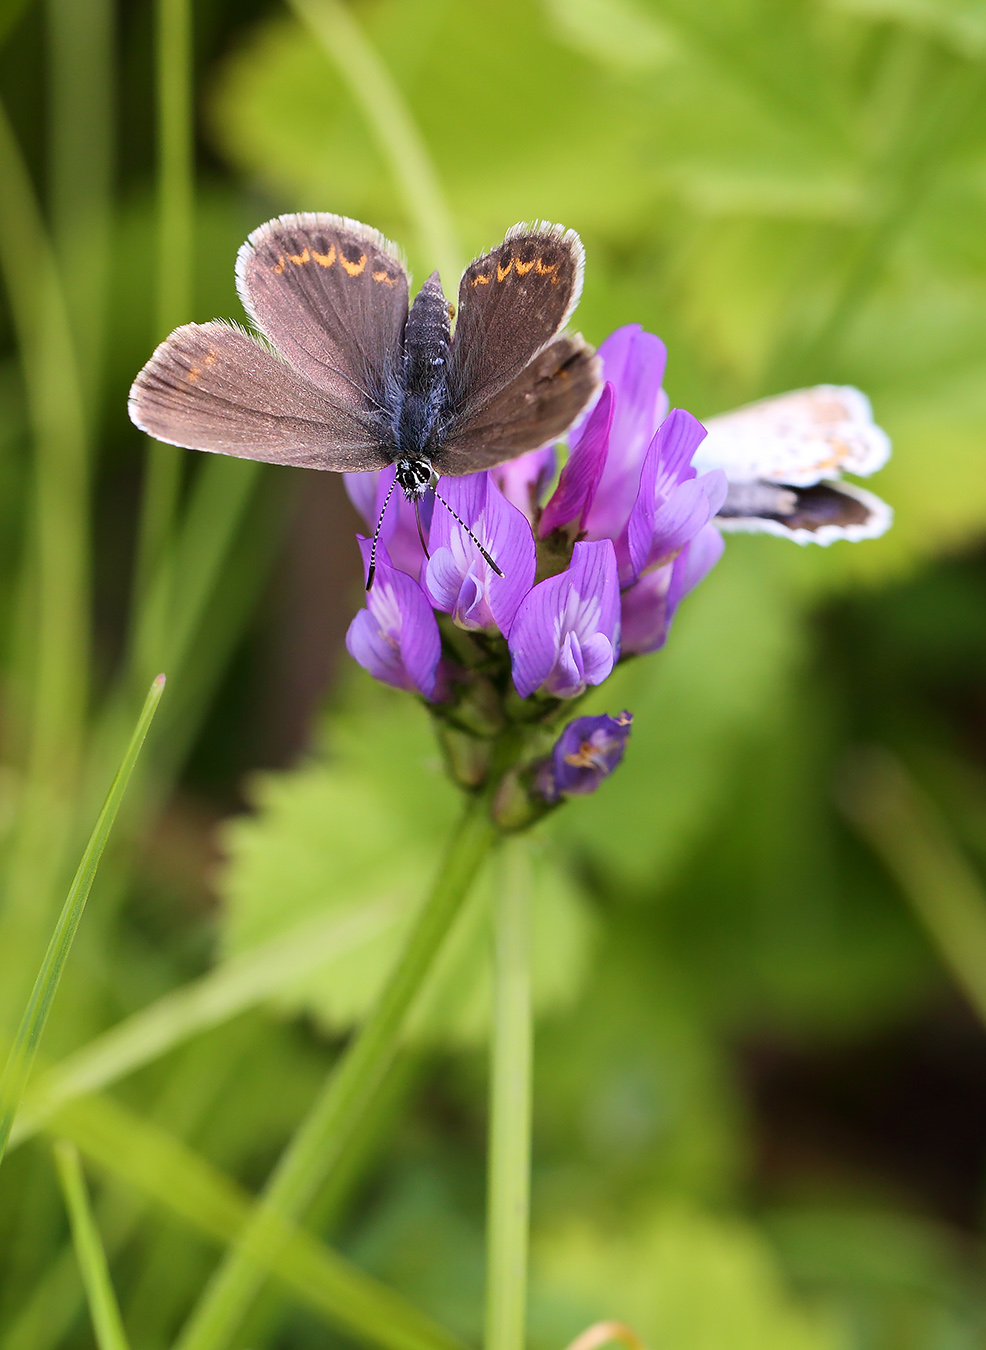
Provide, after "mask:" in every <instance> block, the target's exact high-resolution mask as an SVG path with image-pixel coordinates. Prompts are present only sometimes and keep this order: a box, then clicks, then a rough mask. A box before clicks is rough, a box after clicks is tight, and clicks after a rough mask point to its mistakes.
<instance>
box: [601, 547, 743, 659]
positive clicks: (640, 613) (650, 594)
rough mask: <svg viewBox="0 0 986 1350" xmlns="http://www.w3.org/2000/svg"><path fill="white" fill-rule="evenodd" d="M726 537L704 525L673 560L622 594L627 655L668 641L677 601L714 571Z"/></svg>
mask: <svg viewBox="0 0 986 1350" xmlns="http://www.w3.org/2000/svg"><path fill="white" fill-rule="evenodd" d="M723 547H724V544H723V538H722V535H721V534H720V533H719V531H718V530H717V529H716V527H715V526H714V525H712V524H709V525H706V526H704V528H703V529H701V530H699V532H698V534H697V535H696V536H695V538H694V539H693V540H692V541H691V543H689V544H687V545H686V546H685V547H684V548H683V549H682V550H681V552H680V553H679V554H678V556H677V557H676V558H675V560H674V562H670V563H665V564H664V566H663V567H657V568H655V569H654V570H653V571H651V572H645V573H644V575H643V576H642V577H641V578H640V579H639V580H638V581H636V582H634V584H633V585H632V586H631V587H630V588H629V590H625V591H624V592H623V594H622V596H621V597H620V600H621V604H622V632H621V645H622V650H623V652H624V653H625V654H626V655H630V654H631V653H632V654H634V655H637V656H642V655H643V654H644V653H645V652H656V651H658V650H659V648H661V647H663V646H664V644H665V642H666V641H667V636H668V632H669V630H670V628H671V620H672V619H673V618H674V615H675V610H676V609H677V608H678V605H679V604H680V603H681V601H682V600H683V599H684V598H685V596H686V595H687V594H688V593H689V591H691V590H694V588H695V587H696V586H697V585H698V583H699V582H700V581H702V580H703V578H704V577H706V576H707V575H708V574H709V572H711V571H712V569H713V567H715V565H716V563H717V562H718V561H719V559H720V558H721V557H722V552H723Z"/></svg>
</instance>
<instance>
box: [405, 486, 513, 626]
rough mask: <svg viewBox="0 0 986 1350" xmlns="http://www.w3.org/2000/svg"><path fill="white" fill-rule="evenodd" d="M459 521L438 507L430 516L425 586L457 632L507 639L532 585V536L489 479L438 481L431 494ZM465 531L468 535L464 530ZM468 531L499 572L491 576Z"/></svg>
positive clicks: (486, 563) (440, 505) (490, 568)
mask: <svg viewBox="0 0 986 1350" xmlns="http://www.w3.org/2000/svg"><path fill="white" fill-rule="evenodd" d="M436 491H437V492H438V494H439V495H440V496H441V497H442V498H444V500H445V501H446V502H447V503H448V505H449V507H450V508H451V511H454V512H455V514H456V515H457V516H458V517H459V520H460V521H461V522H462V524H460V523H459V521H457V520H455V519H454V518H453V516H452V514H451V512H450V511H447V510H445V508H444V507H443V506H442V504H441V502H438V501H436V503H435V510H434V513H433V515H432V522H431V534H430V537H429V545H430V548H431V558H430V559H429V561H428V565H427V567H426V568H425V575H424V586H425V590H426V592H427V594H428V597H429V598H430V600H431V602H432V604H433V605H434V606H435V607H436V609H441V610H444V611H445V613H446V614H451V615H452V617H453V618H454V620H455V622H456V623H457V624H458V625H459V627H460V628H468V629H472V630H474V631H478V630H480V629H482V630H485V631H486V632H495V631H496V630H497V629H499V630H500V632H501V633H503V634H504V636H506V635H507V634H508V633H509V632H510V626H511V624H512V623H513V621H514V615H515V614H516V613H517V606H518V605H519V604H520V602H521V600H522V599H523V597H524V596H525V595H526V594H527V592H528V591H529V590H530V589H531V586H532V585H533V584H534V573H535V569H536V567H537V560H536V557H535V546H534V535H533V533H532V532H531V526H530V523H529V521H528V520H527V518H526V517H525V516H523V515H522V514H521V512H520V511H518V509H517V508H516V506H511V505H510V503H509V502H508V501H507V500H506V499H505V498H504V497H503V495H502V493H501V492H500V490H499V488H497V487H496V485H495V484H494V483H493V482H492V480H491V479H490V475H489V474H488V473H476V474H470V475H469V476H468V477H467V478H442V479H441V480H440V481H439V483H438V486H437V488H436ZM464 525H465V526H468V530H467V529H465V528H463V526H464ZM469 531H472V534H473V535H475V537H476V539H478V540H479V542H480V543H481V544H482V546H483V548H484V549H485V550H486V552H487V553H488V554H489V555H490V557H491V558H492V559H493V561H494V562H495V563H496V565H497V566H498V567H499V569H500V571H501V572H502V573H503V576H502V577H501V576H497V574H496V572H495V571H494V570H493V568H492V567H491V566H490V564H489V563H488V562H487V560H486V559H485V558H484V557H483V555H482V553H481V552H480V550H479V549H478V548H477V547H476V543H475V541H474V540H473V539H472V538H471V537H470V534H469Z"/></svg>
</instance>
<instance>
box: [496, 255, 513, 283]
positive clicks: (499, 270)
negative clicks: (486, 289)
mask: <svg viewBox="0 0 986 1350" xmlns="http://www.w3.org/2000/svg"><path fill="white" fill-rule="evenodd" d="M513 265H514V260H513V258H508V259H507V265H506V267H504V266H502V264H500V263H497V265H496V279H497V281H506V279H507V277H508V276H509V275H510V269H511V267H513Z"/></svg>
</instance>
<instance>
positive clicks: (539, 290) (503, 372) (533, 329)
mask: <svg viewBox="0 0 986 1350" xmlns="http://www.w3.org/2000/svg"><path fill="white" fill-rule="evenodd" d="M584 256H585V255H584V250H583V248H582V241H581V240H580V239H579V237H578V235H577V234H576V233H575V231H574V230H565V229H564V228H563V227H562V226H560V225H515V226H514V227H513V229H512V230H509V231H508V232H507V235H506V238H505V239H504V241H503V243H502V244H499V245H498V246H497V247H496V248H495V249H493V250H492V251H491V252H489V253H486V254H484V255H483V257H481V258H477V259H476V261H475V262H472V263H470V264H469V266H468V267H467V268H466V270H465V272H463V274H462V280H461V281H460V283H459V307H458V315H457V318H456V324H455V332H454V334H453V337H452V350H451V358H450V368H449V401H450V411H451V414H452V423H451V426H450V434H452V435H455V434H459V435H461V434H463V433H464V432H465V431H466V430H467V429H468V427H469V426H470V424H473V423H475V422H476V420H477V419H478V418H479V417H482V418H483V421H485V420H486V418H485V416H484V410H485V409H486V408H487V407H488V405H489V404H490V403H491V402H492V401H493V399H495V398H496V396H497V395H498V394H500V393H501V392H502V391H503V390H504V389H505V388H506V386H507V385H509V384H510V383H511V381H513V380H515V379H516V378H517V377H518V376H519V375H520V373H521V371H522V370H523V369H524V367H525V366H526V365H527V364H528V362H529V361H531V360H532V358H533V357H534V356H536V355H537V353H538V352H539V351H541V349H542V348H543V347H545V346H547V344H548V343H549V342H550V341H551V339H552V338H553V337H554V336H555V335H556V334H557V333H558V332H559V330H560V329H561V328H563V327H564V325H565V324H566V323H567V321H568V319H569V317H570V316H571V314H572V311H573V310H574V309H575V306H576V305H577V304H578V301H579V296H580V295H581V293H582V274H583V270H584Z"/></svg>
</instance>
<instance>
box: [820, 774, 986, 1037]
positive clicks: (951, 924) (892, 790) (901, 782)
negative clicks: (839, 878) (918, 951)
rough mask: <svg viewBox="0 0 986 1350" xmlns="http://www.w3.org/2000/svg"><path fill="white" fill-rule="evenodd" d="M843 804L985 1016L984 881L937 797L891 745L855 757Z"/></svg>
mask: <svg viewBox="0 0 986 1350" xmlns="http://www.w3.org/2000/svg"><path fill="white" fill-rule="evenodd" d="M839 802H840V805H841V807H842V809H843V811H844V812H845V814H846V815H847V816H848V817H849V819H850V820H851V822H852V823H853V824H854V825H855V827H856V828H857V830H858V831H859V832H860V834H861V835H862V836H863V837H864V838H865V839H866V841H867V842H868V843H869V845H870V847H871V848H872V849H873V851H874V852H875V853H876V854H877V856H878V857H879V858H881V859H882V861H883V863H884V865H885V866H886V868H887V870H888V871H889V872H890V874H891V875H892V876H893V877H894V878H895V880H896V881H897V884H898V885H899V886H900V888H901V891H902V892H903V894H904V895H905V896H906V897H907V899H908V900H909V901H910V902H911V905H912V906H913V908H914V911H915V913H916V914H917V916H918V919H919V920H920V921H921V923H922V925H923V926H924V928H925V930H926V931H927V933H928V936H929V937H930V938H931V941H932V942H933V944H934V945H935V947H936V948H937V949H938V952H939V954H940V955H941V957H942V959H943V960H944V963H945V966H946V967H947V969H948V970H949V971H950V972H951V974H952V977H953V978H954V980H955V982H956V983H957V984H958V986H959V988H960V989H962V991H963V992H964V994H965V996H966V998H967V999H968V1000H969V1003H970V1004H971V1005H972V1007H973V1009H974V1010H975V1012H976V1013H978V1015H979V1017H980V1018H981V1019H982V1021H983V1022H984V1023H986V888H984V886H983V883H982V882H981V881H980V879H979V877H978V876H977V875H976V873H975V872H974V871H973V869H972V867H971V865H970V864H969V862H968V860H967V858H966V856H965V854H964V852H963V851H962V849H961V848H960V847H959V845H958V844H957V843H956V841H955V839H954V838H953V836H952V833H951V830H950V829H949V827H948V823H947V822H946V821H945V820H944V818H943V817H942V816H941V815H940V813H939V812H938V810H937V808H936V807H935V805H934V803H933V802H932V801H931V800H930V799H929V798H928V797H926V796H925V794H924V793H923V792H922V791H921V789H920V788H919V787H918V785H917V784H916V783H915V782H914V780H913V778H912V777H911V775H910V774H909V773H908V771H907V769H906V768H905V766H904V765H903V764H902V763H901V762H900V760H898V759H897V758H896V757H895V756H893V755H891V754H890V753H889V751H886V750H878V749H872V750H868V751H866V752H865V753H860V754H859V755H857V756H856V757H855V759H854V760H853V762H852V763H851V765H850V768H849V771H848V772H847V774H846V778H845V781H844V783H843V784H842V785H841V791H840V794H839Z"/></svg>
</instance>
